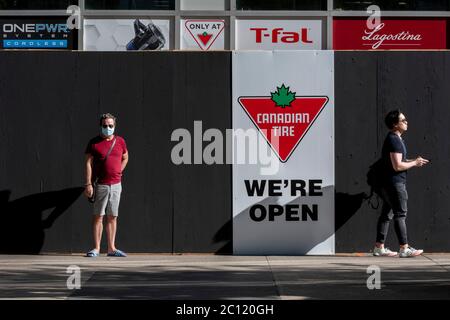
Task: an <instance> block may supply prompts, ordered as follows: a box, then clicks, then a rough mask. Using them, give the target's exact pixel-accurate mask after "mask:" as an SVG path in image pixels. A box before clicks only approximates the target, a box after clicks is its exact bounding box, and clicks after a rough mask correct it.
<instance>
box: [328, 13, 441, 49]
mask: <svg viewBox="0 0 450 320" xmlns="http://www.w3.org/2000/svg"><path fill="white" fill-rule="evenodd" d="M446 26H447V22H446V20H445V19H393V18H382V19H381V22H380V24H378V25H377V26H375V25H373V26H372V25H369V26H368V25H367V19H359V18H358V19H356V18H355V19H349V18H347V19H341V18H335V19H334V20H333V49H334V50H386V49H391V50H392V49H409V50H421V49H445V48H446V47H447V34H446Z"/></svg>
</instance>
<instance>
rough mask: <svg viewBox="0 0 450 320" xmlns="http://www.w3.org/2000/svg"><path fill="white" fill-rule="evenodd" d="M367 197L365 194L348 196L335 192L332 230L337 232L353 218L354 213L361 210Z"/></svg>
mask: <svg viewBox="0 0 450 320" xmlns="http://www.w3.org/2000/svg"><path fill="white" fill-rule="evenodd" d="M368 198H369V195H367V194H366V193H365V192H360V193H357V194H348V193H342V192H336V195H335V199H334V203H335V220H334V225H335V227H334V230H335V231H338V230H339V229H340V228H341V227H342V226H343V225H344V224H346V223H347V221H349V220H350V218H351V217H353V216H354V215H355V214H356V212H358V210H359V209H360V208H361V206H362V203H363V202H364V200H367V199H368Z"/></svg>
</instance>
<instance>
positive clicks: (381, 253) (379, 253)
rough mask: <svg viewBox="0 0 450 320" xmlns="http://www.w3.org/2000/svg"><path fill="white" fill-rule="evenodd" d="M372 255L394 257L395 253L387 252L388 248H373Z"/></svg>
mask: <svg viewBox="0 0 450 320" xmlns="http://www.w3.org/2000/svg"><path fill="white" fill-rule="evenodd" d="M373 255H374V256H376V257H394V256H396V255H397V252H394V251H391V250H389V248H378V247H375V248H373Z"/></svg>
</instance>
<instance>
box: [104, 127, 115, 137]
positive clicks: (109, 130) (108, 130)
mask: <svg viewBox="0 0 450 320" xmlns="http://www.w3.org/2000/svg"><path fill="white" fill-rule="evenodd" d="M113 133H114V128H110V127H106V128H103V127H102V134H103V135H104V136H106V137H107V136H111V135H112V134H113Z"/></svg>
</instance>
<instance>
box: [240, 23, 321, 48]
mask: <svg viewBox="0 0 450 320" xmlns="http://www.w3.org/2000/svg"><path fill="white" fill-rule="evenodd" d="M236 49H237V50H320V49H322V22H321V21H320V20H236Z"/></svg>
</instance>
